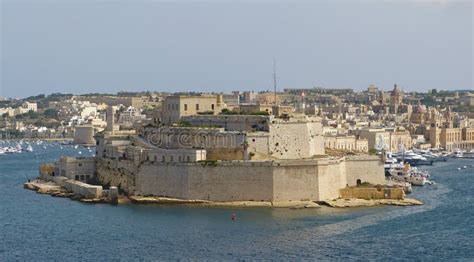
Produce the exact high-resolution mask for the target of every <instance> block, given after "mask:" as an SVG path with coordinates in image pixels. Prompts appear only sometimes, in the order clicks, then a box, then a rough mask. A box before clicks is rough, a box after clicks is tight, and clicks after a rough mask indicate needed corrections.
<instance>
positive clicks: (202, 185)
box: [135, 161, 273, 201]
mask: <svg viewBox="0 0 474 262" xmlns="http://www.w3.org/2000/svg"><path fill="white" fill-rule="evenodd" d="M272 178H273V177H272V167H271V165H270V164H268V163H262V164H260V163H256V164H253V163H243V162H240V163H239V162H237V161H235V162H234V161H229V162H226V163H217V162H213V161H206V162H201V163H168V164H165V165H162V164H161V163H155V164H149V163H145V164H143V165H142V166H141V168H140V171H139V172H138V173H137V176H136V185H137V186H136V191H135V194H137V195H155V196H166V197H174V198H181V199H202V200H210V201H237V200H241V201H250V200H253V201H271V200H272V198H273V187H272V184H273V183H272Z"/></svg>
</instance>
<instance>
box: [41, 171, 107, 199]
mask: <svg viewBox="0 0 474 262" xmlns="http://www.w3.org/2000/svg"><path fill="white" fill-rule="evenodd" d="M41 177H42V178H43V179H45V180H46V181H52V182H54V183H56V184H58V185H59V186H61V187H64V188H65V189H66V190H67V191H70V192H73V193H74V194H75V195H79V196H81V197H84V198H99V197H102V193H103V192H102V186H94V185H89V184H86V183H82V182H80V181H75V180H72V179H69V178H67V177H63V176H51V175H47V174H43V175H42V176H41Z"/></svg>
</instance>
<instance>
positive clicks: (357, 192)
mask: <svg viewBox="0 0 474 262" xmlns="http://www.w3.org/2000/svg"><path fill="white" fill-rule="evenodd" d="M340 193H341V198H359V199H366V200H370V199H403V198H404V197H405V192H404V191H403V188H381V187H380V188H373V187H371V188H365V187H348V188H343V189H341V190H340Z"/></svg>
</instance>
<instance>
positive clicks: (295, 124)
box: [268, 120, 324, 159]
mask: <svg viewBox="0 0 474 262" xmlns="http://www.w3.org/2000/svg"><path fill="white" fill-rule="evenodd" d="M322 133H323V131H322V125H321V123H320V122H306V121H301V122H299V121H281V120H280V121H274V122H272V123H271V125H270V132H269V140H268V141H269V142H268V144H269V153H270V155H271V156H274V157H277V158H280V159H301V158H310V157H313V156H315V155H323V154H324V137H323V135H322Z"/></svg>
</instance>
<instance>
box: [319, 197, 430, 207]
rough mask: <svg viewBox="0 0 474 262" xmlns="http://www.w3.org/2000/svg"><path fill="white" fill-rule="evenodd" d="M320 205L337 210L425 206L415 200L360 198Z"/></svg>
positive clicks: (338, 200) (327, 201)
mask: <svg viewBox="0 0 474 262" xmlns="http://www.w3.org/2000/svg"><path fill="white" fill-rule="evenodd" d="M318 203H320V204H322V205H325V206H329V207H335V208H348V207H371V206H380V205H391V206H416V205H423V203H422V202H421V201H419V200H416V199H413V198H404V199H370V200H366V199H360V198H346V199H343V198H338V199H335V200H326V201H319V202H318Z"/></svg>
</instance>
